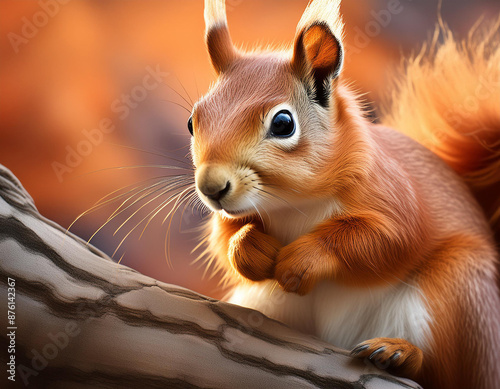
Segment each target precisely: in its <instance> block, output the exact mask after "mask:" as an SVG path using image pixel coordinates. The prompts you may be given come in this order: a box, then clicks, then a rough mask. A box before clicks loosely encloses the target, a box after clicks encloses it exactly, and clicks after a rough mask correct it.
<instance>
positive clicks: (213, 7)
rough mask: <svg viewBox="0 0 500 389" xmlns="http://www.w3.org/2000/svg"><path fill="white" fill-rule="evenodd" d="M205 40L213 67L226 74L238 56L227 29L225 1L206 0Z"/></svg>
mask: <svg viewBox="0 0 500 389" xmlns="http://www.w3.org/2000/svg"><path fill="white" fill-rule="evenodd" d="M205 26H206V30H205V39H206V43H207V48H208V54H209V55H210V60H211V61H212V65H213V67H214V69H215V70H216V72H217V73H218V74H220V73H222V72H224V71H225V70H226V69H227V68H228V67H229V66H230V65H231V63H233V61H234V60H235V59H236V57H237V56H238V54H237V51H236V49H235V48H234V46H233V42H232V40H231V36H230V34H229V29H228V28H227V18H226V5H225V0H205Z"/></svg>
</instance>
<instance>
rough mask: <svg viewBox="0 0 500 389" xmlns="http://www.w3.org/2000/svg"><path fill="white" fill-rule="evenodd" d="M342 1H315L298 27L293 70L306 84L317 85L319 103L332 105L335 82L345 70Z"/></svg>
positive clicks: (315, 88) (315, 89) (316, 98)
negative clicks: (332, 89) (342, 40)
mask: <svg viewBox="0 0 500 389" xmlns="http://www.w3.org/2000/svg"><path fill="white" fill-rule="evenodd" d="M339 7H340V0H316V1H313V2H311V3H310V4H309V5H308V7H307V9H306V11H305V13H304V15H303V16H302V19H301V21H300V23H299V26H298V28H297V35H296V38H295V45H294V52H293V58H292V68H293V69H294V71H295V73H296V74H297V76H298V77H299V78H301V79H303V80H304V81H305V82H310V83H313V86H314V91H315V100H316V101H317V102H318V103H319V104H321V105H323V106H328V99H329V96H330V87H331V81H332V80H333V79H335V78H336V77H337V76H338V75H339V74H340V71H341V69H342V63H343V56H344V55H343V47H342V42H341V38H342V33H343V23H342V20H341V17H340V14H339Z"/></svg>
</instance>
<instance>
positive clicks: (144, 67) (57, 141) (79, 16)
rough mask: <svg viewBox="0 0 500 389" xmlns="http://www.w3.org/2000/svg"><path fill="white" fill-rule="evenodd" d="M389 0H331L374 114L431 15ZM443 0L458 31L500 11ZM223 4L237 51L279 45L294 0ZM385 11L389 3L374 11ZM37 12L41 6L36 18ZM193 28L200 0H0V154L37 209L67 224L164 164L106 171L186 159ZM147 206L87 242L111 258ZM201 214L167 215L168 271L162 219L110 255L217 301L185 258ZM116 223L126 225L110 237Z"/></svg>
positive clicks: (198, 69)
mask: <svg viewBox="0 0 500 389" xmlns="http://www.w3.org/2000/svg"><path fill="white" fill-rule="evenodd" d="M396 3H398V4H396ZM396 3H395V0H389V1H387V0H358V1H349V0H345V1H344V3H343V5H342V11H343V14H344V18H345V22H346V26H347V27H346V47H347V61H346V66H345V72H344V76H345V77H347V78H348V79H349V80H351V81H352V82H353V84H354V86H355V87H356V88H358V89H359V90H360V92H363V93H367V95H366V99H367V101H368V102H369V103H370V106H371V108H373V112H372V116H373V118H374V120H376V118H377V109H376V107H377V104H380V102H381V99H382V96H384V95H386V94H387V93H388V91H389V87H390V84H391V82H392V78H393V77H394V75H395V69H396V68H398V66H400V64H401V62H402V58H403V57H404V56H405V55H408V54H409V53H411V52H414V51H416V50H418V48H419V47H420V46H421V43H422V42H423V41H424V40H426V39H427V38H428V37H429V35H430V33H431V31H432V29H433V27H434V25H435V23H436V21H437V15H438V1H437V0H425V1H424V0H419V1H410V0H401V1H396ZM442 3H443V4H442V10H441V14H442V17H443V19H444V20H445V21H446V22H447V23H448V24H449V25H450V26H451V28H452V29H453V30H455V31H457V32H458V33H459V34H462V35H463V34H465V33H466V32H467V31H468V30H469V29H470V28H471V27H472V26H473V24H474V23H475V22H476V21H477V20H478V19H479V18H480V17H484V18H485V19H487V18H488V17H495V15H498V14H499V13H500V4H499V3H498V0H479V1H471V0H469V1H465V0H460V1H457V0H443V2H442ZM227 4H228V19H229V25H230V30H231V33H232V36H233V40H234V41H235V42H236V43H237V45H239V46H241V47H253V46H254V45H261V46H266V45H267V44H269V43H272V44H274V45H278V46H279V45H287V44H290V43H291V42H292V39H293V37H294V32H295V26H296V24H297V22H298V20H299V19H300V16H301V14H302V12H303V10H304V8H305V6H306V4H307V1H306V0H267V1H264V0H228V1H227ZM396 6H397V7H398V8H397V10H398V11H399V12H392V11H391V12H392V13H391V12H389V13H387V12H388V11H387V10H389V9H390V7H396ZM40 12H45V13H47V20H46V23H43V22H44V20H43V16H40ZM37 14H38V15H37ZM36 18H38V19H39V20H37V19H36ZM40 18H41V19H40ZM30 23H32V24H33V25H35V29H34V30H33V28H32V31H31V33H30V37H29V38H26V37H25V36H23V29H24V32H30V31H29V30H30V29H29V27H26V24H30ZM37 23H38V24H39V25H41V27H37V26H36V24H37ZM377 23H378V25H379V28H378V30H377ZM35 30H36V31H35ZM203 34H204V22H203V2H202V1H201V0H167V1H165V0H130V1H120V0H100V1H97V0H73V1H64V2H63V1H60V2H58V1H57V0H41V1H19V0H2V2H0V52H1V57H0V58H1V62H0V85H1V93H0V163H1V164H3V165H5V166H7V167H8V168H9V169H11V170H12V171H13V172H14V173H15V174H16V175H17V176H18V177H19V179H20V180H21V182H22V183H23V184H24V186H25V187H26V188H27V190H28V191H29V192H30V193H31V195H32V196H33V198H34V200H35V202H36V204H37V206H38V208H39V210H40V211H41V213H42V214H44V215H45V216H47V217H48V218H50V219H53V220H55V221H56V222H58V223H60V224H61V225H63V226H64V227H68V226H69V225H70V224H71V222H72V221H73V220H74V219H75V218H76V217H77V216H78V215H79V214H80V213H81V212H83V211H85V210H86V209H88V208H89V207H91V206H92V205H93V204H94V203H95V202H96V201H97V200H98V199H99V198H101V197H102V196H104V195H106V194H108V193H110V192H112V191H114V190H116V189H118V188H120V187H123V186H125V185H131V184H134V183H139V182H140V181H142V180H144V179H147V178H148V177H154V176H157V175H161V174H172V173H175V171H170V170H168V169H156V170H155V169H153V168H133V169H120V170H116V169H109V168H112V167H125V166H137V165H140V166H144V165H162V164H166V165H171V164H175V163H176V162H175V161H172V160H168V159H166V158H163V157H161V156H158V155H156V154H165V155H167V156H169V157H173V158H175V159H177V160H182V161H184V163H185V164H189V158H188V157H186V156H187V154H188V153H189V147H188V145H189V133H188V131H187V128H186V121H187V119H188V117H189V113H188V112H187V111H186V110H185V109H184V108H183V107H181V106H180V105H183V106H185V107H186V108H188V109H190V108H189V104H190V103H191V101H192V100H196V99H197V98H198V97H199V96H200V95H202V94H203V93H205V92H206V90H207V89H208V87H209V85H210V83H211V82H213V81H214V79H215V75H214V72H213V71H212V69H211V67H210V64H209V61H208V57H207V54H206V51H205V46H204V41H203ZM19 37H21V38H22V39H21V40H20V39H19ZM148 69H149V70H148ZM151 69H160V70H161V72H162V73H163V74H165V76H164V77H163V81H162V82H161V83H159V84H158V85H156V86H155V87H154V88H151V90H147V95H146V96H145V97H144V99H142V97H141V99H142V100H141V101H136V102H134V108H130V110H129V112H128V113H127V115H124V113H125V112H123V111H121V112H120V111H118V110H117V109H116V104H118V103H116V100H118V101H122V99H123V95H127V94H129V93H130V91H132V90H133V88H134V87H137V86H140V85H142V84H143V83H144V79H145V77H146V76H147V74H148V71H150V70H151ZM149 81H151V80H149ZM181 96H182V97H181ZM113 104H115V105H114V107H115V109H113ZM104 119H109V121H110V123H112V125H113V131H110V132H107V133H105V134H103V139H102V141H99V142H96V144H95V145H94V146H93V147H92V149H91V150H90V151H89V153H88V155H85V156H84V157H81V159H80V160H78V161H77V163H76V164H75V167H74V168H70V169H68V171H65V172H64V174H62V175H61V174H59V177H58V175H57V174H56V172H55V171H54V163H60V164H65V160H66V158H67V156H68V152H69V151H68V150H75V149H76V148H77V147H78V145H79V144H80V143H81V142H82V141H84V140H86V135H85V132H84V131H87V132H86V133H87V134H88V133H92V130H93V129H96V128H98V127H99V125H100V123H101V122H102V120H104ZM144 151H147V152H150V153H147V152H144ZM151 153H155V155H153V154H151ZM69 170H71V171H69ZM158 170H159V171H158ZM116 206H118V204H116V205H115V208H116ZM113 210H114V209H113V208H112V207H110V208H105V209H102V210H100V211H98V212H95V213H92V214H89V215H88V216H86V217H84V218H83V219H82V220H80V221H79V222H77V223H76V224H75V225H74V227H72V229H71V230H72V231H74V232H75V233H77V234H78V235H80V236H82V237H83V238H86V239H88V238H89V237H90V236H91V235H92V233H93V232H94V231H96V230H97V229H98V228H99V226H100V225H101V224H102V223H103V222H105V221H106V219H107V217H108V216H109V215H110V214H111V213H112V211H113ZM134 210H135V209H134ZM149 210H151V208H150V209H149ZM147 212H148V211H145V210H141V211H138V213H137V215H136V219H131V221H129V224H126V225H125V226H124V227H123V228H122V230H121V231H119V233H118V234H116V236H113V232H114V231H115V230H116V228H117V227H119V226H120V224H121V223H123V222H124V221H126V219H127V217H128V216H130V215H131V214H132V211H130V212H129V213H128V214H126V215H123V216H122V217H121V218H120V220H119V221H117V222H116V223H114V224H113V223H112V225H111V227H110V228H104V229H102V230H101V231H100V232H99V234H97V235H96V236H95V237H94V239H93V240H92V242H93V243H94V244H95V245H97V246H98V247H99V248H101V249H102V250H104V251H105V252H106V253H108V254H112V253H113V251H114V250H115V248H116V247H117V245H118V244H119V243H120V241H121V239H122V238H123V236H124V235H126V232H128V230H127V228H129V227H130V226H134V225H135V222H133V220H137V221H139V220H140V218H142V217H144V216H145V215H146V214H147ZM165 212H168V210H165ZM141 215H142V216H141ZM201 218H202V215H201V214H200V213H199V212H198V211H196V210H195V211H194V212H192V211H191V210H189V209H188V210H186V212H184V214H182V215H181V212H179V214H178V215H177V216H176V217H175V218H174V221H173V223H172V227H171V229H170V234H171V243H170V246H171V247H170V250H171V253H170V258H171V260H172V266H170V265H169V264H168V263H167V261H166V259H165V247H164V246H165V244H164V242H165V234H166V231H167V228H168V226H167V225H162V223H161V222H162V220H163V217H161V215H160V217H159V218H158V219H157V220H155V221H154V222H153V223H152V224H151V225H150V226H148V229H147V230H146V232H145V234H144V235H143V236H142V237H141V238H140V239H139V235H140V230H142V228H140V229H139V233H138V234H135V233H134V234H131V235H130V236H129V237H128V238H127V240H126V241H125V242H124V243H123V246H122V248H121V249H120V250H119V251H118V252H117V255H116V259H117V260H118V259H120V258H121V259H122V263H124V264H126V265H128V266H131V267H133V268H135V269H137V270H139V271H141V272H143V273H145V274H147V275H151V276H153V277H155V278H158V279H161V280H163V281H167V282H171V283H175V284H179V285H182V286H185V287H188V288H191V289H194V290H196V291H199V292H202V293H205V294H209V295H212V296H215V297H220V296H221V295H222V293H223V290H221V289H220V288H219V287H218V286H217V284H218V279H217V276H216V277H214V278H212V279H209V278H208V277H202V276H203V272H204V268H203V266H201V267H200V265H199V264H198V265H196V264H195V265H193V264H192V261H193V260H194V258H196V256H197V254H196V253H194V254H192V253H191V250H192V249H193V248H194V247H195V246H196V244H197V237H198V236H199V232H197V231H196V227H198V226H199V225H200V220H201ZM181 222H182V225H181V226H180V224H181ZM129 229H130V228H129ZM122 231H123V232H125V234H121V235H120V233H121V232H122Z"/></svg>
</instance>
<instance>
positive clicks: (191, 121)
mask: <svg viewBox="0 0 500 389" xmlns="http://www.w3.org/2000/svg"><path fill="white" fill-rule="evenodd" d="M188 130H189V132H190V133H191V135H193V117H192V116H191V117H190V118H189V120H188Z"/></svg>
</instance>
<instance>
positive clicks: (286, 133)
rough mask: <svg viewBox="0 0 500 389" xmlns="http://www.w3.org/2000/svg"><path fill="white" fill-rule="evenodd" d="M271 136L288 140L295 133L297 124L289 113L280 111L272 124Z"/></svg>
mask: <svg viewBox="0 0 500 389" xmlns="http://www.w3.org/2000/svg"><path fill="white" fill-rule="evenodd" d="M270 131H271V135H272V136H276V137H278V138H288V137H290V136H292V135H293V134H294V133H295V122H294V121H293V116H292V114H291V113H290V112H289V111H286V110H283V111H279V112H278V113H277V114H276V115H274V118H273V120H272V122H271V129H270Z"/></svg>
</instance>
